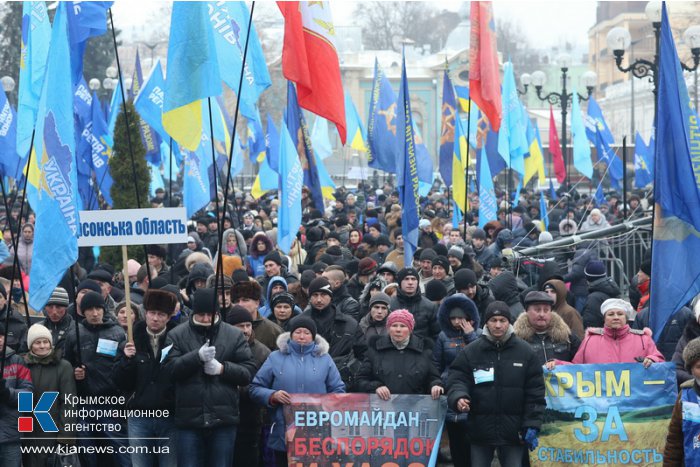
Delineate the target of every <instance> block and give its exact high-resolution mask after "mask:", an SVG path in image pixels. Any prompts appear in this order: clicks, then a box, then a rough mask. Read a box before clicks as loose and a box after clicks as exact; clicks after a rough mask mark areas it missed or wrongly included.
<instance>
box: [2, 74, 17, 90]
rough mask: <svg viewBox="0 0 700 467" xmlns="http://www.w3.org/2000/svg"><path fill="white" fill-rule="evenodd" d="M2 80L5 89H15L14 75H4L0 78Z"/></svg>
mask: <svg viewBox="0 0 700 467" xmlns="http://www.w3.org/2000/svg"><path fill="white" fill-rule="evenodd" d="M0 82H1V83H2V90H3V91H5V92H12V91H14V90H15V80H14V79H13V78H12V76H3V77H2V78H0Z"/></svg>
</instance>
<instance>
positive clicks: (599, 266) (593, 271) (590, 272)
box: [583, 260, 606, 281]
mask: <svg viewBox="0 0 700 467" xmlns="http://www.w3.org/2000/svg"><path fill="white" fill-rule="evenodd" d="M583 273H584V274H585V275H586V279H588V280H589V281H594V280H596V279H600V278H601V277H605V274H606V271H605V264H604V263H603V262H602V261H598V260H592V261H589V262H588V264H586V267H585V269H584V270H583Z"/></svg>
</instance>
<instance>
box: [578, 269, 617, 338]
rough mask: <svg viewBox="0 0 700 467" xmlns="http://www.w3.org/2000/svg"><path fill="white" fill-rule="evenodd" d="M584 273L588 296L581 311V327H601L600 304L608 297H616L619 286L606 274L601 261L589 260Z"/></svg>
mask: <svg viewBox="0 0 700 467" xmlns="http://www.w3.org/2000/svg"><path fill="white" fill-rule="evenodd" d="M585 274H586V280H587V281H588V297H587V298H586V303H585V305H584V306H583V312H582V313H581V314H582V315H583V327H584V328H602V327H603V314H602V313H601V312H600V306H601V305H602V304H603V302H604V301H605V300H607V299H609V298H618V297H619V296H620V287H618V286H617V284H616V283H615V281H613V280H612V279H611V278H609V277H608V276H607V274H606V272H605V265H604V264H603V262H602V261H591V262H590V263H589V264H588V265H587V266H586V269H585Z"/></svg>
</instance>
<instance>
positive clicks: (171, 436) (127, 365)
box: [112, 289, 177, 467]
mask: <svg viewBox="0 0 700 467" xmlns="http://www.w3.org/2000/svg"><path fill="white" fill-rule="evenodd" d="M176 305H177V297H176V296H175V295H173V294H172V293H170V292H168V291H166V290H159V289H149V290H148V291H147V292H146V295H145V296H144V297H143V308H144V309H145V310H146V313H145V319H144V320H143V321H138V322H136V323H135V324H134V329H133V334H134V342H128V343H126V345H125V346H124V348H123V350H122V352H121V355H120V356H119V360H117V364H116V365H115V366H114V369H113V370H112V375H113V380H114V382H115V383H116V384H117V386H118V387H119V389H121V390H122V391H124V392H125V393H127V394H132V396H131V398H130V399H129V402H128V404H127V405H128V408H129V409H141V410H145V411H157V410H160V411H163V415H162V416H160V417H155V416H154V417H129V420H128V421H129V424H128V425H129V444H130V445H131V446H148V451H147V452H142V451H141V450H139V449H136V450H134V452H133V454H132V455H131V457H132V461H133V462H134V463H135V464H136V465H156V464H157V465H160V466H168V467H174V466H175V464H176V459H177V456H176V453H175V449H176V444H175V425H174V423H173V417H172V413H173V411H174V409H175V388H174V386H173V383H172V380H171V379H170V377H169V376H168V375H167V373H166V371H165V370H164V369H163V365H162V362H163V360H164V359H165V357H167V355H168V352H169V351H170V349H171V348H172V347H165V339H166V337H167V335H168V332H170V330H172V329H173V328H174V327H175V326H176V323H175V322H173V321H171V320H170V317H171V316H172V315H173V313H174V312H175V306H176ZM156 446H157V447H158V448H156V449H154V448H155V447H156Z"/></svg>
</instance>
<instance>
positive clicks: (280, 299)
mask: <svg viewBox="0 0 700 467" xmlns="http://www.w3.org/2000/svg"><path fill="white" fill-rule="evenodd" d="M280 303H286V304H288V305H290V306H291V307H292V308H294V295H292V294H290V293H289V292H280V293H276V294H275V295H273V296H272V299H271V300H270V308H271V309H274V308H275V307H276V306H277V305H279V304H280Z"/></svg>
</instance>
